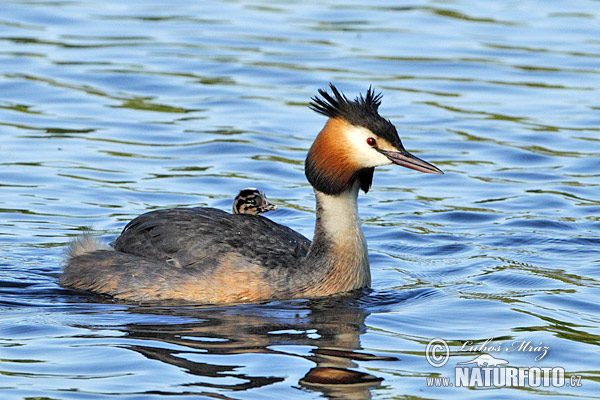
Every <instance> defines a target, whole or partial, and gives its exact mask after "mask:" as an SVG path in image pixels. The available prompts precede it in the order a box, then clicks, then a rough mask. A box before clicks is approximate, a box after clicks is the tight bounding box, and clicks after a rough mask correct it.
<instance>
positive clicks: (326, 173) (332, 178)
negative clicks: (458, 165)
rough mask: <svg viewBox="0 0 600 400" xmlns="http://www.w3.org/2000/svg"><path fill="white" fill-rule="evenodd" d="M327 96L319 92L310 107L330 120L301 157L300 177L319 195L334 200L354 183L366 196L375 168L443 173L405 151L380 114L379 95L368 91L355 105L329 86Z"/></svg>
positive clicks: (389, 124)
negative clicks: (303, 177) (301, 170)
mask: <svg viewBox="0 0 600 400" xmlns="http://www.w3.org/2000/svg"><path fill="white" fill-rule="evenodd" d="M330 88H331V91H332V94H329V93H328V92H327V91H325V90H322V89H320V90H319V95H320V96H315V97H313V98H312V101H311V103H310V108H311V109H312V110H314V111H316V112H318V113H319V114H323V115H325V116H327V117H329V119H328V120H327V123H326V124H325V126H324V127H323V129H322V130H321V132H320V133H319V135H318V136H317V138H316V139H315V141H314V143H313V145H312V146H311V148H310V150H309V152H308V155H307V157H306V164H305V173H306V177H307V179H308V181H309V182H310V183H311V185H312V186H313V187H314V188H315V189H316V190H318V191H320V192H323V193H326V194H330V195H335V194H339V193H342V192H344V191H346V190H348V189H350V188H351V187H352V186H353V185H354V182H356V181H357V180H358V181H359V183H360V188H361V189H362V190H363V191H365V192H367V191H368V190H369V188H370V187H371V182H372V180H373V171H374V169H375V167H378V166H382V165H390V164H396V165H401V166H403V167H407V168H411V169H414V170H417V171H421V172H427V173H431V174H443V172H442V171H441V170H440V169H439V168H437V167H435V166H434V165H432V164H430V163H428V162H426V161H423V160H421V159H420V158H418V157H416V156H414V155H412V154H410V153H409V152H408V151H406V150H405V149H404V146H403V145H402V142H401V141H400V137H399V136H398V132H397V131H396V128H395V127H394V125H393V124H392V123H391V122H390V121H389V120H387V119H385V118H383V117H382V116H381V115H379V112H378V109H379V105H380V104H381V94H375V92H374V91H373V89H372V88H369V89H368V90H367V93H366V95H365V96H363V95H360V96H359V97H357V98H356V99H354V100H348V98H347V97H346V96H345V95H344V94H342V93H341V92H340V91H338V89H337V88H336V87H335V86H334V85H333V84H330Z"/></svg>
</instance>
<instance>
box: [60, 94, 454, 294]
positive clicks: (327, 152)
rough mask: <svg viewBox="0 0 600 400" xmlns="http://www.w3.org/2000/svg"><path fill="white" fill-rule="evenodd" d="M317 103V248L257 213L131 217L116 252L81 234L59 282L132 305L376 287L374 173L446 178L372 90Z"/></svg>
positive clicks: (309, 170)
mask: <svg viewBox="0 0 600 400" xmlns="http://www.w3.org/2000/svg"><path fill="white" fill-rule="evenodd" d="M331 90H332V93H333V95H330V94H328V93H327V92H325V91H319V93H320V95H321V98H314V99H313V102H312V104H311V107H312V108H313V109H314V110H316V111H317V112H319V113H321V114H324V115H327V116H328V117H329V119H328V121H327V123H326V124H325V126H324V128H323V129H322V130H321V132H320V133H319V135H318V136H317V138H316V139H315V141H314V143H313V145H312V146H311V148H310V150H309V152H308V155H307V158H306V169H305V172H306V177H307V179H308V181H309V182H310V183H311V185H312V186H313V188H314V190H315V197H316V203H317V204H316V222H315V231H314V237H313V241H312V243H311V242H310V241H309V240H308V239H306V238H305V237H304V236H302V235H300V234H299V233H297V232H294V231H293V230H291V229H289V228H287V227H285V226H283V225H280V224H277V223H275V222H273V221H271V220H269V219H267V218H264V217H262V216H260V215H248V214H229V213H226V212H224V211H220V210H217V209H213V208H189V209H183V208H175V209H168V210H158V211H152V212H149V213H146V214H143V215H140V216H139V217H137V218H135V219H134V220H132V221H131V222H130V223H129V224H127V226H126V227H125V229H124V230H123V232H122V233H121V235H120V236H119V237H118V238H117V240H116V242H115V245H114V249H112V248H109V247H107V246H102V245H100V244H99V243H98V242H97V241H95V240H94V239H92V238H89V237H84V238H82V239H80V240H79V241H77V242H75V243H74V244H73V245H72V247H71V251H70V255H69V258H68V260H67V265H66V266H65V268H64V271H63V274H62V276H61V278H60V283H61V284H62V285H63V286H65V287H70V288H73V289H78V290H88V291H93V292H96V293H101V294H105V295H109V296H113V297H115V298H119V299H123V300H129V301H156V300H167V299H169V300H172V299H178V300H188V301H193V302H198V303H239V302H249V301H257V300H271V299H287V298H298V297H316V296H326V295H332V294H336V293H342V292H347V291H350V290H354V289H359V288H363V287H367V286H369V285H370V283H371V275H370V270H369V261H368V254H367V245H366V240H365V238H364V235H363V233H362V229H361V226H360V219H359V217H358V213H357V208H356V200H357V197H358V192H359V189H362V190H363V191H364V192H367V191H368V190H369V188H370V186H371V182H372V177H373V171H374V168H375V167H377V166H380V165H389V164H397V165H402V166H405V167H408V168H412V169H415V170H418V171H422V172H428V173H434V174H441V173H442V171H440V170H439V169H438V168H436V167H435V166H433V165H431V164H429V163H427V162H425V161H423V160H420V159H419V158H417V157H415V156H413V155H411V154H410V153H408V152H407V151H406V150H405V149H404V147H403V146H402V143H401V141H400V138H399V137H398V134H397V132H396V129H395V128H394V126H393V125H392V124H391V123H390V122H389V121H387V120H385V119H384V118H382V117H381V116H380V115H379V113H378V107H379V104H380V101H381V95H375V94H374V92H373V91H372V89H369V90H368V91H367V94H366V96H365V97H362V96H360V97H359V98H357V99H356V100H353V101H350V100H348V99H347V98H346V97H345V96H344V95H343V94H341V93H340V92H339V91H338V90H337V89H336V88H335V87H334V86H333V85H331Z"/></svg>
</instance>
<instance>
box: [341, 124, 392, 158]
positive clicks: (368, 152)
mask: <svg viewBox="0 0 600 400" xmlns="http://www.w3.org/2000/svg"><path fill="white" fill-rule="evenodd" d="M345 133H346V138H347V139H348V146H349V148H348V149H347V151H348V152H349V153H350V154H351V155H352V159H353V160H354V161H355V162H356V163H357V164H358V165H361V166H362V167H364V168H367V167H378V166H381V165H389V164H391V163H392V162H391V161H390V160H389V159H388V158H387V157H386V156H384V155H383V154H381V153H380V152H378V151H377V150H375V149H374V148H373V147H371V146H369V145H368V144H367V139H368V138H370V137H373V134H372V133H371V131H370V130H368V129H367V128H363V127H360V126H350V127H349V128H348V129H346V131H345Z"/></svg>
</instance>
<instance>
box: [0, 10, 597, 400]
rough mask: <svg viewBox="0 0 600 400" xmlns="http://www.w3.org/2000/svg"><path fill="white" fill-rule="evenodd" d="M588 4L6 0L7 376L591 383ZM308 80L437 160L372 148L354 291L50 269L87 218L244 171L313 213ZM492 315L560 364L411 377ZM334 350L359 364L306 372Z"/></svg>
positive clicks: (40, 383)
mask: <svg viewBox="0 0 600 400" xmlns="http://www.w3.org/2000/svg"><path fill="white" fill-rule="evenodd" d="M599 22H600V2H598V1H584V0H575V1H571V2H569V5H568V7H566V6H565V5H563V3H561V2H547V1H541V0H539V1H533V0H528V1H518V2H516V1H510V2H467V1H459V0H457V1H445V2H441V1H422V2H413V3H409V2H401V3H398V4H396V3H392V2H360V1H345V2H333V1H329V2H328V1H320V2H302V3H301V4H300V3H298V2H291V1H277V2H268V3H265V2H259V1H215V2H157V1H143V2H142V1H136V2H116V1H103V2H91V1H86V0H82V1H63V2H52V1H12V2H3V3H2V15H1V16H0V43H1V46H0V77H1V78H0V132H1V135H2V141H1V142H0V154H1V159H0V185H1V186H2V187H1V190H0V212H1V217H0V235H1V236H0V238H1V239H0V246H1V254H2V255H1V256H0V266H1V269H0V309H1V314H0V389H1V390H2V398H3V399H19V398H44V399H109V398H111V399H113V398H120V399H121V398H122V399H158V398H169V399H175V398H215V397H216V398H227V399H266V398H282V397H288V398H302V399H309V398H310V399H314V398H355V399H365V398H374V399H389V398H427V399H432V398H436V399H437V398H450V397H452V398H458V397H460V398H463V399H469V398H507V397H513V398H517V397H518V398H540V397H541V396H546V395H552V396H554V397H555V398H567V397H568V398H586V399H589V398H600V395H599V393H600V383H599V382H600V363H599V362H598V357H599V354H600V349H599V347H598V346H599V344H600V312H599V311H600V307H599V306H598V304H599V303H600V295H599V294H598V293H599V291H598V289H599V287H600V272H599V271H600V268H599V267H600V256H599V252H598V249H599V245H600V234H599V228H600V220H599V217H598V215H599V214H600V186H599V184H600V181H599V179H598V178H599V175H600V172H599V171H600V157H599V156H600V139H599V134H600V114H599V110H600V101H599V99H600V93H599V88H600V79H599V78H600V72H599V71H600V24H599ZM329 81H332V82H335V83H336V84H338V85H339V87H340V88H341V89H343V90H344V91H345V92H346V93H347V94H348V95H349V96H351V97H353V96H355V95H357V94H358V93H359V92H364V91H365V90H366V88H367V87H368V86H369V85H373V86H374V87H375V88H376V89H377V90H380V91H382V92H383V93H384V98H383V104H382V107H381V112H382V114H383V115H384V116H386V117H387V118H390V119H391V120H392V121H393V122H394V123H395V124H396V126H397V127H398V130H399V132H400V134H401V136H402V138H403V142H404V144H405V146H406V148H407V149H408V150H410V151H412V152H414V153H415V154H417V155H418V156H420V157H422V158H424V159H426V160H428V161H431V162H433V163H434V164H436V165H438V166H439V167H440V168H442V169H443V170H444V171H445V172H446V175H443V176H431V175H425V174H419V173H416V172H414V171H409V170H405V169H401V168H398V167H386V168H380V169H378V171H377V172H376V174H375V181H374V187H373V189H372V191H371V192H369V193H368V195H363V196H362V197H361V198H360V200H359V202H360V204H359V208H360V213H361V217H362V220H363V225H364V230H365V234H366V237H367V240H368V242H369V248H370V257H371V264H372V275H373V290H372V291H371V292H365V293H363V294H357V295H356V296H348V297H343V298H340V299H326V300H313V301H309V300H298V301H285V302H272V303H268V304H258V305H248V306H233V307H212V308H211V307H200V306H194V305H185V306H159V305H154V306H150V305H131V304H119V303H111V302H109V301H106V300H102V299H98V298H95V297H93V296H88V295H85V294H80V293H74V292H71V291H67V290H64V289H61V288H60V287H59V286H58V285H57V278H58V276H59V274H60V269H61V264H62V260H63V255H64V245H65V244H66V243H67V242H68V241H69V240H70V239H71V238H72V237H75V236H77V235H79V234H80V233H81V232H82V231H83V230H84V229H86V228H92V229H94V231H95V232H97V233H98V234H99V235H100V236H101V237H102V238H104V240H106V241H110V240H112V239H113V238H114V237H115V236H116V235H118V233H119V232H120V230H121V229H122V227H123V226H124V225H125V223H126V222H127V221H128V220H130V219H131V218H132V217H134V216H136V215H138V214H140V213H142V212H144V211H147V210H151V209H156V208H163V207H173V206H213V207H218V208H223V209H229V208H230V206H231V200H232V198H233V196H234V195H235V193H237V191H238V190H239V189H241V188H243V187H247V186H258V187H260V188H261V189H262V190H264V191H265V192H266V193H267V194H268V195H269V198H270V199H272V200H273V201H274V202H275V203H276V204H278V205H279V207H280V209H279V210H278V211H276V212H273V213H270V214H269V216H270V217H271V218H272V219H273V220H275V221H277V222H281V223H284V224H286V225H289V226H291V227H293V228H294V229H297V230H298V231H300V232H301V233H303V234H305V235H307V236H311V235H312V225H313V217H314V215H313V207H314V203H313V195H312V191H311V188H310V186H309V185H308V184H307V182H306V181H305V178H304V175H303V160H304V156H305V153H306V150H307V149H308V147H309V146H310V144H311V141H312V139H313V138H314V136H315V134H316V133H317V132H318V130H319V129H320V127H321V126H322V124H323V122H324V120H323V117H322V116H319V115H317V114H315V113H313V112H311V111H310V110H309V109H308V108H307V107H306V106H307V103H308V100H309V98H310V97H311V96H313V95H314V94H316V90H317V89H318V88H322V87H325V86H326V85H327V83H328V82H329ZM433 338H442V339H444V340H446V341H447V342H448V343H449V346H450V350H451V357H450V359H449V361H448V363H447V364H446V365H445V366H443V367H441V368H436V367H434V366H431V365H430V364H429V363H428V362H427V360H426V357H425V355H426V346H427V343H428V342H429V341H430V340H431V339H433ZM488 339H492V341H491V342H488V345H489V346H499V347H502V348H503V349H505V348H509V346H513V345H517V346H518V345H519V344H520V343H527V342H529V341H531V343H530V344H531V345H532V346H534V347H535V346H547V347H548V348H549V352H548V354H547V355H545V357H544V358H543V359H541V360H537V361H536V360H535V357H536V356H537V355H538V354H539V351H538V352H535V351H533V352H526V351H512V352H501V353H499V352H494V351H490V350H489V348H488V349H487V351H486V352H487V354H491V355H493V356H495V357H496V358H500V359H505V360H507V361H509V363H510V364H509V365H510V366H519V367H531V366H537V367H556V366H558V367H562V368H564V369H565V371H566V374H567V381H569V382H570V377H571V376H575V377H581V386H580V387H552V386H550V387H544V386H541V387H520V388H492V389H484V390H470V389H467V388H457V387H452V388H444V387H428V386H427V382H426V378H427V377H438V376H439V377H454V373H455V367H457V365H456V364H457V363H458V362H465V361H469V360H471V359H473V358H474V357H475V355H478V354H481V353H477V352H469V351H466V350H465V349H462V350H461V347H463V344H465V343H466V342H467V341H470V342H472V343H475V344H479V345H483V344H485V343H486V340H488ZM327 367H329V368H337V369H336V370H331V369H329V370H322V368H327ZM315 368H317V369H315ZM334 371H336V372H337V373H338V374H340V373H342V374H343V375H344V376H346V375H349V374H351V372H350V371H353V372H354V373H355V375H354V376H351V377H350V378H357V381H358V383H354V384H341V383H337V384H318V383H317V384H315V383H314V381H315V379H314V378H315V376H318V375H319V373H321V374H323V375H324V376H325V377H332V376H333V374H332V372H334ZM351 380H352V379H351ZM310 381H313V382H312V383H311V382H310Z"/></svg>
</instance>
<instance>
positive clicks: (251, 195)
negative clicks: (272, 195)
mask: <svg viewBox="0 0 600 400" xmlns="http://www.w3.org/2000/svg"><path fill="white" fill-rule="evenodd" d="M272 210H277V206H276V205H275V204H273V203H270V202H269V200H267V196H266V195H265V194H264V193H263V192H261V191H260V190H258V189H256V188H246V189H242V190H240V192H239V193H238V195H237V196H235V200H234V201H233V213H234V214H253V215H258V214H262V213H266V212H268V211H272Z"/></svg>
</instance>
